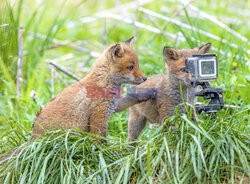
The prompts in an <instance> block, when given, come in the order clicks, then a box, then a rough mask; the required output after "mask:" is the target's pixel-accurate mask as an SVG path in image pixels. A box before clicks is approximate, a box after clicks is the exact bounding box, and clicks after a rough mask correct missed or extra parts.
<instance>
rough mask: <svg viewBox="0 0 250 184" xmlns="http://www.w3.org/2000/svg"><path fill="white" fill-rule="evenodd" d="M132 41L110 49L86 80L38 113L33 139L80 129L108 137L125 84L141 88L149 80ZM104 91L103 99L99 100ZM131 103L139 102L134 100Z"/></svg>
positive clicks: (127, 103) (59, 96)
mask: <svg viewBox="0 0 250 184" xmlns="http://www.w3.org/2000/svg"><path fill="white" fill-rule="evenodd" d="M132 40H133V37H132V38H130V39H129V40H127V41H126V42H121V43H118V44H115V45H111V46H109V47H108V48H107V49H106V50H105V51H104V52H103V53H102V54H101V56H100V57H99V58H98V59H97V60H96V62H95V64H94V67H93V69H92V71H91V72H90V73H89V74H88V75H87V76H86V77H85V78H83V79H82V80H80V81H79V82H77V83H74V84H72V85H70V86H68V87H67V88H65V89H64V90H63V91H62V92H60V93H59V94H57V95H56V96H55V98H53V99H52V100H51V101H50V102H49V103H48V104H47V105H46V106H45V107H44V108H43V109H42V111H41V112H40V113H38V115H37V117H36V120H35V124H34V127H33V134H32V136H31V139H34V138H36V137H37V136H38V135H39V134H42V133H43V132H44V131H45V130H54V129H60V128H63V129H69V128H79V129H80V130H82V131H85V132H91V133H94V134H98V135H101V136H106V132H107V126H108V119H109V117H110V115H111V114H112V113H114V112H115V110H116V108H117V106H118V105H119V104H118V103H120V102H122V100H119V99H118V98H117V96H118V95H120V94H119V89H120V88H121V85H122V83H130V84H140V83H142V82H144V81H146V80H147V78H146V77H145V76H144V74H143V73H142V71H141V70H140V68H139V61H138V56H137V54H136V53H135V51H133V50H132V48H131V42H132ZM117 89H118V90H117ZM100 91H101V95H99V96H98V97H97V96H95V94H97V93H100ZM93 94H94V96H93ZM91 95H92V96H91ZM129 100H130V99H128V100H125V101H126V105H125V106H124V108H126V107H128V106H129V105H130V101H129ZM131 103H132V104H134V103H136V100H135V99H132V100H131ZM121 106H122V105H121Z"/></svg>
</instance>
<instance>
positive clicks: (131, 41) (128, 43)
mask: <svg viewBox="0 0 250 184" xmlns="http://www.w3.org/2000/svg"><path fill="white" fill-rule="evenodd" d="M134 40H135V37H134V36H133V37H131V38H129V39H128V40H127V41H125V42H124V43H126V44H127V45H129V46H131V45H132V43H133V41H134Z"/></svg>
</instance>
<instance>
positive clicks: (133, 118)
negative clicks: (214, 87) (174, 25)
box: [127, 43, 211, 142]
mask: <svg viewBox="0 0 250 184" xmlns="http://www.w3.org/2000/svg"><path fill="white" fill-rule="evenodd" d="M210 47H211V43H207V44H205V45H203V46H201V47H199V48H194V49H182V50H176V49H174V48H171V47H164V49H163V57H164V60H165V62H166V68H167V72H166V74H164V75H157V76H153V77H149V78H148V80H147V81H146V82H144V83H142V84H140V85H138V86H137V88H156V89H162V90H161V91H162V96H161V97H160V98H156V99H149V100H148V101H146V102H141V103H139V104H136V105H134V106H131V107H130V108H129V120H128V138H127V141H128V142H129V141H133V140H135V139H137V137H138V136H139V135H140V133H141V131H142V130H143V128H144V127H145V125H146V121H147V120H149V121H150V122H151V123H155V122H157V123H160V124H162V123H163V122H164V120H165V119H166V118H167V117H170V116H172V115H173V113H174V111H175V108H176V107H177V106H178V105H179V104H181V103H183V101H182V95H183V98H184V101H185V102H188V103H190V104H194V101H195V100H196V98H195V92H196V88H193V87H192V85H191V82H192V81H191V80H190V78H189V74H188V73H186V72H185V71H184V70H183V68H184V67H185V58H186V57H192V55H195V54H205V53H208V52H209V50H210ZM180 85H181V89H182V94H181V92H180ZM179 111H180V112H184V111H185V108H184V107H183V106H182V107H180V109H179Z"/></svg>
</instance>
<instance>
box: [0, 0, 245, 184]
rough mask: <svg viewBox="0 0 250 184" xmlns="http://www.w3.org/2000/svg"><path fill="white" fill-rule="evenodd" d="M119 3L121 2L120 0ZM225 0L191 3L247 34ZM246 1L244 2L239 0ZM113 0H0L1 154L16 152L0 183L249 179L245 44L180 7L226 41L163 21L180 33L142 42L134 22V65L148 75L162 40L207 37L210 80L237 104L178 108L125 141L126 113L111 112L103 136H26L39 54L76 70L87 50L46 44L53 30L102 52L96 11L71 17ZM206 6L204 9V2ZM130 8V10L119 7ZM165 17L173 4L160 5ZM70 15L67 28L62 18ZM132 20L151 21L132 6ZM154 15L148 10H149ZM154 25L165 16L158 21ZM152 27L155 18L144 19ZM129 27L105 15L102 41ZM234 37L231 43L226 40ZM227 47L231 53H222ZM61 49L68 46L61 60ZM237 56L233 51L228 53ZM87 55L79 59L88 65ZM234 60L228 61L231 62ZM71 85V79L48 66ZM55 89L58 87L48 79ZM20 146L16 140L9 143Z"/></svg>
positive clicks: (47, 91) (159, 69) (154, 6)
mask: <svg viewBox="0 0 250 184" xmlns="http://www.w3.org/2000/svg"><path fill="white" fill-rule="evenodd" d="M120 2H121V3H127V2H128V1H120ZM233 2H234V1H224V0H223V1H220V2H216V3H214V2H213V1H194V2H193V5H195V6H197V7H198V8H200V9H201V10H204V11H206V12H208V13H210V14H212V15H215V16H216V17H230V18H237V19H239V20H241V21H242V22H243V24H239V25H236V24H228V25H229V27H231V28H232V29H234V30H235V31H237V32H238V33H240V34H242V35H243V36H245V37H247V38H249V37H250V33H249V31H248V27H249V21H248V19H249V17H247V16H241V15H238V14H237V13H235V12H232V11H230V9H229V8H230V7H234V8H235V9H240V5H239V7H237V6H238V5H233ZM242 3H243V4H244V7H246V9H245V11H246V10H247V8H248V9H249V7H250V5H249V2H248V1H242ZM178 5H179V3H177V2H168V1H164V0H159V1H156V2H153V3H149V4H148V5H145V6H144V7H145V8H148V9H150V10H153V11H156V12H159V13H162V12H161V7H162V6H167V7H170V8H172V9H175V8H176V7H177V6H178ZM114 6H115V1H112V0H109V1H98V0H95V1H81V0H79V1H74V2H73V1H49V0H47V1H43V2H42V3H41V4H40V3H39V2H36V1H31V0H23V1H19V2H16V3H14V4H12V5H10V4H8V1H7V0H6V1H3V2H1V4H0V26H1V25H3V24H8V26H7V27H0V79H1V80H0V107H1V108H0V137H1V139H0V157H2V156H4V155H6V154H8V153H9V152H11V151H13V150H19V151H18V154H16V155H15V154H14V155H13V157H11V159H10V161H9V163H8V164H4V165H2V166H0V182H1V183H223V182H225V183H240V182H241V180H242V181H243V180H244V182H246V180H249V177H250V176H249V173H250V169H249V164H248V162H249V159H250V158H249V152H250V151H249V140H250V137H249V133H250V131H249V129H250V127H249V104H250V103H249V102H250V99H249V94H248V93H249V88H250V75H249V73H250V72H249V54H248V53H247V50H249V49H250V47H249V43H244V42H242V41H241V40H240V39H238V38H237V37H235V36H233V35H232V34H230V33H227V32H226V31H225V30H224V29H221V28H220V27H218V26H217V25H216V24H214V23H211V22H210V21H208V20H205V19H204V20H201V19H195V18H192V17H191V16H190V15H188V14H187V13H186V15H185V12H184V14H183V15H184V16H180V15H178V16H177V17H176V19H178V20H180V21H182V22H185V23H187V24H191V25H193V26H195V27H196V28H199V29H202V30H205V31H207V32H210V33H213V34H214V35H216V36H219V37H220V38H223V39H226V40H229V43H226V44H223V43H222V42H221V41H215V40H213V39H210V38H208V37H205V36H204V35H201V34H199V33H197V32H195V31H192V30H187V29H185V28H181V27H179V26H175V25H173V24H168V26H167V27H166V29H165V31H167V32H171V33H177V32H182V33H183V34H184V35H185V37H186V40H187V41H186V42H180V41H176V40H173V39H170V38H168V37H166V36H163V35H157V36H156V37H155V38H154V40H153V41H149V39H150V38H151V37H152V33H151V32H148V31H146V30H144V29H139V28H138V36H137V44H138V45H137V48H138V55H139V59H140V66H141V69H142V71H143V72H144V74H145V75H147V76H152V75H156V74H160V73H164V72H165V67H164V61H163V58H162V49H163V47H164V46H176V47H178V48H190V47H196V46H200V45H201V43H199V41H198V40H201V41H202V42H212V45H213V46H215V47H216V48H218V49H220V50H222V51H224V52H225V53H224V54H220V53H219V52H215V53H216V54H217V56H218V60H219V78H218V79H217V80H216V81H214V82H212V83H211V84H212V86H214V87H221V88H223V96H224V101H225V103H226V104H229V105H231V104H232V105H237V106H239V108H238V109H230V108H224V109H223V110H221V111H219V112H218V116H217V118H216V119H215V120H210V118H209V117H207V116H206V115H205V114H202V115H199V120H198V122H197V123H194V122H193V121H192V120H191V118H190V117H191V116H190V114H187V115H183V114H180V113H178V112H176V114H175V115H174V116H173V117H170V118H169V119H168V120H167V121H166V123H170V124H171V126H170V128H168V129H167V130H165V129H164V127H163V126H160V127H159V128H158V129H156V130H152V129H149V128H148V127H147V128H146V129H145V130H144V131H143V133H142V135H141V136H140V138H139V139H138V141H137V143H138V146H137V147H135V148H133V147H131V146H129V145H128V144H127V143H126V137H127V120H128V112H127V111H124V112H121V113H117V114H114V115H112V117H111V118H110V120H109V130H108V136H107V142H108V143H107V145H105V144H98V143H96V142H95V141H93V138H92V135H90V134H86V133H83V132H78V131H73V130H71V131H70V136H69V131H61V132H60V133H59V134H56V132H50V133H48V135H46V136H45V137H44V138H43V139H41V140H36V141H32V142H30V141H28V139H29V136H30V134H31V131H32V123H34V119H35V116H36V113H37V112H38V111H39V109H40V107H43V106H44V105H45V104H46V103H47V102H48V101H49V100H50V99H51V98H52V92H51V71H50V68H49V66H48V64H47V63H46V62H45V60H46V59H47V58H50V59H58V63H59V64H60V65H63V66H65V67H67V68H68V69H70V70H71V71H72V72H73V73H74V74H76V75H78V76H80V77H84V76H85V75H86V74H87V73H86V72H82V71H81V70H80V69H81V68H82V64H83V63H84V62H85V61H86V60H87V59H88V57H89V54H88V53H81V52H78V51H75V50H73V49H70V48H69V47H68V46H62V47H57V48H51V47H52V46H54V43H53V42H52V39H54V38H55V39H58V40H62V41H64V40H70V41H71V42H72V43H70V44H73V43H74V42H76V41H79V40H81V41H84V42H85V44H80V45H78V46H79V47H82V48H85V49H89V50H91V51H96V52H101V51H102V49H103V45H102V30H103V27H102V24H103V23H102V19H100V20H97V21H95V22H91V23H88V24H81V23H80V21H79V19H80V17H83V16H91V15H93V14H95V13H97V12H99V11H102V10H105V9H108V8H113V7H114ZM208 7H210V8H208ZM128 11H129V12H131V13H133V10H132V9H130V10H128ZM166 15H167V16H169V17H171V16H173V13H167V14H166ZM73 20H74V21H75V22H76V23H77V25H76V26H75V27H74V28H70V27H67V26H66V25H67V23H68V22H69V21H73ZM138 20H139V21H141V22H143V23H145V24H148V25H152V23H151V22H150V21H149V20H147V19H146V18H145V16H143V14H142V13H141V12H139V14H138ZM155 20H156V19H155ZM157 23H158V24H159V25H160V26H163V25H164V24H165V22H164V21H162V20H159V21H157ZM20 26H25V32H24V51H25V53H26V55H25V56H24V57H23V71H22V72H23V73H22V79H23V80H22V86H21V96H20V99H17V98H16V70H17V67H16V66H17V54H18V28H19V27H20ZM152 26H154V25H152ZM30 31H32V32H34V33H40V34H43V35H45V39H40V38H36V37H30V36H29V32H30ZM133 34H134V27H133V26H132V25H127V24H125V23H121V22H117V21H115V20H111V19H107V44H111V43H115V42H119V41H124V40H127V39H128V38H129V37H131V36H132V35H133ZM230 43H235V44H237V45H238V49H236V48H233V47H231V46H229V44H230ZM228 53H232V55H231V56H230V57H228V56H227V54H228ZM66 54H71V56H72V57H71V58H70V59H67V58H66V57H65V55H66ZM236 55H238V56H237V57H236ZM94 61H95V58H91V59H90V60H89V62H88V63H87V65H86V66H85V67H87V68H91V67H92V65H93V63H94ZM233 63H237V66H235V65H233ZM57 72H58V74H60V75H61V76H62V77H63V79H64V80H65V81H66V82H67V83H68V84H71V83H73V82H75V81H74V80H73V79H71V78H69V77H68V76H66V75H64V74H63V73H61V72H60V71H57ZM54 85H55V94H57V93H58V92H60V91H61V90H62V89H63V88H65V87H66V84H65V83H64V82H63V81H62V80H61V79H60V78H58V77H56V78H55V81H54ZM18 147H20V148H18Z"/></svg>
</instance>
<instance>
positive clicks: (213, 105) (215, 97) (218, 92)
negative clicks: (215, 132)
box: [193, 81, 224, 119]
mask: <svg viewBox="0 0 250 184" xmlns="http://www.w3.org/2000/svg"><path fill="white" fill-rule="evenodd" d="M193 85H194V86H195V87H196V86H201V87H202V88H203V89H202V90H201V91H199V92H196V93H195V96H202V97H203V98H204V100H208V99H211V100H210V102H209V103H208V105H205V106H202V105H199V104H196V105H195V110H196V112H197V113H198V114H200V113H202V112H203V111H205V112H208V113H209V114H210V115H211V116H212V119H214V118H215V115H216V112H217V111H218V110H220V109H222V108H223V106H224V102H223V95H222V92H223V90H222V88H211V86H210V84H209V82H198V81H195V82H194V83H193Z"/></svg>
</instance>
